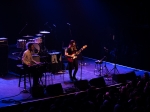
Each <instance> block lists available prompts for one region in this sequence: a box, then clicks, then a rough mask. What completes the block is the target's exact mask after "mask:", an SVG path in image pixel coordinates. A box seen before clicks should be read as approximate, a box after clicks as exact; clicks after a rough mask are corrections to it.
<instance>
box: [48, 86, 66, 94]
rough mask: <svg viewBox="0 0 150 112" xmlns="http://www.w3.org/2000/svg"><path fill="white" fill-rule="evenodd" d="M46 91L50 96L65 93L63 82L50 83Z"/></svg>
mask: <svg viewBox="0 0 150 112" xmlns="http://www.w3.org/2000/svg"><path fill="white" fill-rule="evenodd" d="M46 92H47V95H48V96H58V95H62V94H64V92H63V88H62V85H61V83H58V84H53V85H48V86H47V87H46Z"/></svg>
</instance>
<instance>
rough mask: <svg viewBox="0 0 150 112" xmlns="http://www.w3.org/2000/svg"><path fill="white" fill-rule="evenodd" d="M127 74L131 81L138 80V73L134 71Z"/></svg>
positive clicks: (127, 78)
mask: <svg viewBox="0 0 150 112" xmlns="http://www.w3.org/2000/svg"><path fill="white" fill-rule="evenodd" d="M125 75H126V80H130V81H132V80H136V74H135V72H134V71H132V72H129V73H126V74H125Z"/></svg>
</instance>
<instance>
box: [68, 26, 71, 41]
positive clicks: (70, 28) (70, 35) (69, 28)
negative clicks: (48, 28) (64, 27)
mask: <svg viewBox="0 0 150 112" xmlns="http://www.w3.org/2000/svg"><path fill="white" fill-rule="evenodd" d="M68 26H69V34H70V38H72V31H71V28H70V26H71V25H70V24H68Z"/></svg>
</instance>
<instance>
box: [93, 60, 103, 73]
mask: <svg viewBox="0 0 150 112" xmlns="http://www.w3.org/2000/svg"><path fill="white" fill-rule="evenodd" d="M102 64H103V61H101V60H96V61H95V68H94V74H95V72H98V73H99V75H98V76H102V73H103V67H102Z"/></svg>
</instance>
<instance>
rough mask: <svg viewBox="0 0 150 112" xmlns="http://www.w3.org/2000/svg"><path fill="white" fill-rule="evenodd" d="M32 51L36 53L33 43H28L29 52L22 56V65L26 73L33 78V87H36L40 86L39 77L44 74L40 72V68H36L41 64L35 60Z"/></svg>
mask: <svg viewBox="0 0 150 112" xmlns="http://www.w3.org/2000/svg"><path fill="white" fill-rule="evenodd" d="M32 51H34V46H33V43H28V44H27V50H26V51H24V53H23V56H22V63H23V66H24V69H25V70H26V72H27V73H29V74H31V75H32V76H33V86H34V87H35V86H39V77H40V76H42V72H40V69H39V68H36V67H35V65H38V64H40V62H37V61H35V60H33V58H32Z"/></svg>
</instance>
